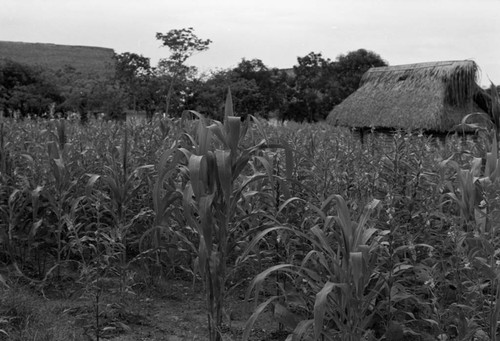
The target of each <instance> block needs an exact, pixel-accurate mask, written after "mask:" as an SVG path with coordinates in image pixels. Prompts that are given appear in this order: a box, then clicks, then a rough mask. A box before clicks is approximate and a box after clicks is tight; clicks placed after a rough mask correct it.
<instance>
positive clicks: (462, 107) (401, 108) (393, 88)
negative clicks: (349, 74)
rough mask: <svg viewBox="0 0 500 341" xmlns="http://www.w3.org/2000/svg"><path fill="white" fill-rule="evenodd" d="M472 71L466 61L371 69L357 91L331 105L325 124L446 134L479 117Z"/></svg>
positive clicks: (474, 71)
mask: <svg viewBox="0 0 500 341" xmlns="http://www.w3.org/2000/svg"><path fill="white" fill-rule="evenodd" d="M477 71H478V67H477V65H476V63H474V62H473V61H470V60H465V61H448V62H433V63H420V64H410V65H398V66H386V67H377V68H371V69H370V70H368V71H367V72H366V73H365V74H364V76H363V78H362V80H361V85H360V87H359V89H358V90H357V91H356V92H354V93H353V94H351V95H350V96H349V97H348V98H346V99H345V100H344V101H343V102H342V103H340V104H339V105H338V106H336V107H335V108H334V109H333V110H332V111H331V112H330V114H329V115H328V119H327V120H328V122H330V123H332V124H335V125H341V126H349V127H357V128H401V129H411V130H430V131H438V132H446V131H450V130H453V129H454V127H455V126H456V125H457V124H459V123H460V122H461V120H462V118H463V117H464V116H465V115H467V114H470V113H472V112H482V111H483V110H482V109H480V108H479V107H478V104H477V103H476V101H475V98H476V99H477V98H478V96H482V93H483V92H482V91H483V90H482V89H481V88H480V87H479V85H477V83H476V78H477Z"/></svg>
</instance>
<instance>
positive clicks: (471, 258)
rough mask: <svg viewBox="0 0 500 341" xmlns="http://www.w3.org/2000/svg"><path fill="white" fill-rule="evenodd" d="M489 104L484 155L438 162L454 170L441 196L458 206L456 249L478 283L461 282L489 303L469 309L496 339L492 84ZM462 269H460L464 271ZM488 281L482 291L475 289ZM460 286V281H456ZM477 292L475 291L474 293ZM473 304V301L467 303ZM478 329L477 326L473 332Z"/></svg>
mask: <svg viewBox="0 0 500 341" xmlns="http://www.w3.org/2000/svg"><path fill="white" fill-rule="evenodd" d="M491 89H492V92H491V93H492V94H491V95H492V103H491V112H490V117H489V118H490V120H491V123H492V126H493V129H492V130H485V132H486V137H487V139H486V144H487V145H489V146H487V147H486V152H485V155H483V156H482V157H474V158H472V160H471V161H470V163H469V165H465V166H462V165H460V164H459V163H458V162H456V161H454V160H452V159H451V158H450V159H448V160H445V161H443V162H442V163H441V166H442V167H445V166H448V167H451V168H452V169H453V170H454V171H455V180H454V181H449V182H448V183H447V186H448V190H449V192H448V193H446V194H444V195H443V199H444V200H443V201H444V202H446V201H450V202H452V203H455V204H456V206H458V209H459V210H458V211H459V212H460V222H461V224H460V226H458V229H457V230H458V231H457V232H458V233H459V236H460V238H457V245H456V252H457V254H461V255H464V256H465V258H466V260H467V261H468V262H470V264H471V265H472V269H473V270H474V271H475V274H476V275H475V277H476V278H477V280H478V282H477V283H479V285H477V286H471V285H470V284H471V283H470V282H468V281H467V282H464V283H463V287H465V288H467V289H468V290H469V291H470V292H468V293H466V294H470V295H471V296H476V297H477V296H478V295H479V296H485V297H484V300H485V301H489V302H491V303H490V304H488V305H487V307H486V308H485V307H484V306H480V305H478V306H477V307H472V308H473V309H472V311H479V315H481V317H476V318H479V320H481V321H482V323H481V324H482V326H483V327H484V328H486V329H487V331H488V334H489V337H490V339H491V340H498V339H499V336H498V331H497V330H498V321H499V318H500V265H499V264H498V260H497V258H498V251H497V250H498V248H499V240H498V228H497V227H498V224H499V223H500V158H499V153H498V136H499V133H498V132H499V128H500V102H499V97H498V93H497V92H496V91H497V90H496V87H495V86H493V85H492V88H491ZM465 270H466V269H465V265H464V269H462V271H465ZM484 283H488V285H487V288H489V290H488V291H487V292H488V293H486V294H485V290H484V289H482V290H481V292H479V293H478V292H477V291H478V288H479V287H481V286H484ZM459 284H460V285H462V283H459ZM475 291H476V292H475ZM466 303H467V304H472V302H466ZM479 329H481V326H480V325H477V326H476V328H475V330H474V332H476V331H479Z"/></svg>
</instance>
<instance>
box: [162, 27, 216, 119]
mask: <svg viewBox="0 0 500 341" xmlns="http://www.w3.org/2000/svg"><path fill="white" fill-rule="evenodd" d="M193 31H194V29H193V28H192V27H189V28H182V29H173V30H170V31H168V32H167V33H166V34H163V33H156V39H158V40H160V41H161V42H162V46H164V47H168V48H169V49H170V51H171V55H170V57H169V58H166V59H163V60H161V61H160V64H159V66H160V67H162V68H163V69H165V70H168V71H169V72H170V75H171V77H170V85H169V87H168V91H167V99H166V113H167V114H168V112H169V109H170V99H171V98H172V92H173V90H174V84H175V83H176V81H177V79H178V78H179V77H181V76H182V75H186V74H188V73H189V68H188V67H186V65H185V62H186V60H187V59H188V58H189V57H191V56H192V55H193V54H195V53H197V52H202V51H206V50H208V47H209V45H210V44H211V43H212V41H211V40H210V39H205V40H203V39H200V38H198V36H196V34H194V33H193Z"/></svg>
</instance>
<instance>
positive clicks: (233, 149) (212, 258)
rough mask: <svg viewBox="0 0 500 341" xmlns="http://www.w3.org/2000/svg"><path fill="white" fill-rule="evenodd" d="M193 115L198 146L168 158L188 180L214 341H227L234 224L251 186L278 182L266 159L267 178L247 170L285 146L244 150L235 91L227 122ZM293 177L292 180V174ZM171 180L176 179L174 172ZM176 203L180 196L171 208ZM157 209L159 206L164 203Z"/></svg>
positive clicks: (185, 193) (189, 219) (185, 191)
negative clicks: (223, 334) (256, 160)
mask: <svg viewBox="0 0 500 341" xmlns="http://www.w3.org/2000/svg"><path fill="white" fill-rule="evenodd" d="M188 113H190V114H192V115H194V116H195V117H197V118H198V124H197V128H196V133H195V134H194V136H191V135H189V134H185V135H184V137H186V138H187V140H188V141H189V142H190V143H191V144H192V146H191V147H188V148H183V147H180V148H171V149H170V150H169V151H167V152H166V153H167V155H168V157H170V158H171V160H173V161H175V162H177V167H178V170H179V171H178V173H177V174H176V175H177V176H180V177H181V178H182V176H183V174H185V175H187V180H186V179H181V180H179V181H178V183H180V184H181V186H182V206H183V210H184V219H185V221H186V224H187V225H188V226H189V229H190V230H193V231H196V233H197V235H198V239H199V240H198V247H197V249H196V254H197V263H198V268H199V273H200V275H201V277H202V278H203V282H204V285H205V290H206V296H207V310H208V327H209V335H210V340H212V341H215V340H221V331H220V330H221V325H222V318H223V304H224V297H225V290H226V288H225V285H226V283H225V282H226V278H227V269H226V265H227V264H226V263H227V255H228V252H229V246H228V241H229V240H230V239H231V233H232V231H234V229H232V228H231V227H232V225H233V224H235V223H237V222H235V221H234V217H235V212H236V211H237V203H238V201H239V200H240V199H241V198H242V196H243V195H244V190H245V188H247V186H249V185H250V184H251V183H253V182H258V181H267V180H269V179H270V178H272V177H273V172H272V167H271V166H270V165H269V164H267V163H266V160H265V159H264V158H260V159H259V162H261V163H262V162H264V163H266V164H265V165H264V164H263V169H264V173H262V172H255V173H253V174H251V173H250V172H249V169H248V168H247V165H248V164H249V162H250V161H251V160H253V159H254V158H256V157H257V155H258V154H259V152H260V151H261V150H263V149H267V148H281V147H282V146H280V145H277V144H269V143H267V141H266V140H262V141H261V142H259V143H257V144H256V145H253V146H251V147H247V148H244V147H243V146H242V144H243V143H242V142H243V139H244V137H245V135H246V132H247V130H248V128H249V125H250V122H249V121H248V120H244V121H242V118H241V117H237V116H234V113H233V103H232V97H231V93H230V92H228V96H227V99H226V105H225V119H224V123H221V122H218V121H212V122H211V123H209V122H208V121H207V120H206V119H205V118H204V117H203V116H202V115H200V114H199V113H197V112H194V111H189V112H188ZM253 119H254V120H255V118H253ZM176 155H177V156H176ZM178 155H181V156H182V158H179V157H178ZM286 156H287V159H288V160H289V161H288V162H287V165H291V161H290V160H291V154H290V152H289V151H288V152H287V153H286ZM169 167H170V169H172V168H171V167H172V166H169ZM289 168H290V167H289ZM287 174H290V175H291V169H290V170H289V171H287ZM160 175H161V176H165V175H166V174H160ZM169 175H171V176H173V175H174V172H172V173H171V174H169ZM172 193H173V192H172ZM174 198H175V195H173V196H172V197H171V199H166V200H167V201H166V202H165V203H168V202H169V200H174ZM155 205H157V206H158V205H159V202H157V203H156V204H155ZM185 239H187V238H185Z"/></svg>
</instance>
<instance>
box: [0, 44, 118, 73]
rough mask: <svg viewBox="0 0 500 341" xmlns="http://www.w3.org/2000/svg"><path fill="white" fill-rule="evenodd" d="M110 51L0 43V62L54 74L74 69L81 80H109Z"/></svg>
mask: <svg viewBox="0 0 500 341" xmlns="http://www.w3.org/2000/svg"><path fill="white" fill-rule="evenodd" d="M113 55H114V50H113V49H109V48H103V47H91V46H71V45H56V44H44V43H23V42H11V41H0V62H1V61H2V60H7V59H10V60H13V61H16V62H19V63H23V64H28V65H33V66H35V65H36V66H41V67H44V68H48V69H50V70H52V71H54V72H57V71H59V70H64V69H67V68H68V67H72V68H74V69H75V70H74V72H75V73H77V74H80V75H82V76H84V77H85V78H87V77H89V78H95V77H96V76H97V77H102V76H104V77H106V76H111V75H112V74H113V72H114V61H113Z"/></svg>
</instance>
